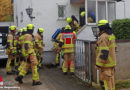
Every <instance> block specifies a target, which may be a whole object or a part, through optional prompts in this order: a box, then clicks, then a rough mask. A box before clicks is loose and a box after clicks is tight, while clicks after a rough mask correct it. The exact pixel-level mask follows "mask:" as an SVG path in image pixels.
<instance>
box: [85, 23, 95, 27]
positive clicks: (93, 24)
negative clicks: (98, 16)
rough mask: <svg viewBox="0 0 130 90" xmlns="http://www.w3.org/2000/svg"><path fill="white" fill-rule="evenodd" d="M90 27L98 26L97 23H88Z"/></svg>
mask: <svg viewBox="0 0 130 90" xmlns="http://www.w3.org/2000/svg"><path fill="white" fill-rule="evenodd" d="M87 25H88V26H95V25H97V24H96V23H87Z"/></svg>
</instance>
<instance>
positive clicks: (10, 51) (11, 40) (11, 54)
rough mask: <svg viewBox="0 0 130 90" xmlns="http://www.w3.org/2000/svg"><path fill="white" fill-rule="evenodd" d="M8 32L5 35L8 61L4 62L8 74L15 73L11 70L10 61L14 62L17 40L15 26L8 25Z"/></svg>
mask: <svg viewBox="0 0 130 90" xmlns="http://www.w3.org/2000/svg"><path fill="white" fill-rule="evenodd" d="M9 29H10V33H9V34H8V37H7V46H6V48H7V51H6V54H7V55H8V61H7V64H6V70H7V74H8V75H12V74H15V72H14V71H13V70H12V67H11V63H12V62H14V60H15V59H16V56H17V48H16V45H17V40H16V37H15V36H16V35H15V34H16V26H10V28H9Z"/></svg>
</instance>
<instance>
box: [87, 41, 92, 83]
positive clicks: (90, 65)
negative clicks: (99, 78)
mask: <svg viewBox="0 0 130 90" xmlns="http://www.w3.org/2000/svg"><path fill="white" fill-rule="evenodd" d="M88 45H89V46H88V50H89V53H88V54H89V84H92V60H91V42H90V41H89V42H88Z"/></svg>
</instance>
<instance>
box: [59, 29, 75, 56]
mask: <svg viewBox="0 0 130 90" xmlns="http://www.w3.org/2000/svg"><path fill="white" fill-rule="evenodd" d="M60 35H61V36H60V41H61V42H62V43H63V46H62V49H63V51H64V53H72V52H74V40H75V39H76V34H75V33H73V32H69V33H61V34H60Z"/></svg>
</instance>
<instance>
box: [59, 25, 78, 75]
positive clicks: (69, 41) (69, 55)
mask: <svg viewBox="0 0 130 90" xmlns="http://www.w3.org/2000/svg"><path fill="white" fill-rule="evenodd" d="M74 39H76V34H75V33H74V32H73V30H72V29H71V27H70V25H66V27H65V30H64V32H63V33H61V34H59V36H58V37H57V40H59V46H60V47H62V50H63V52H64V61H63V66H62V70H63V73H64V75H66V74H67V72H68V60H70V61H71V63H70V73H71V74H72V75H73V74H74Z"/></svg>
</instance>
